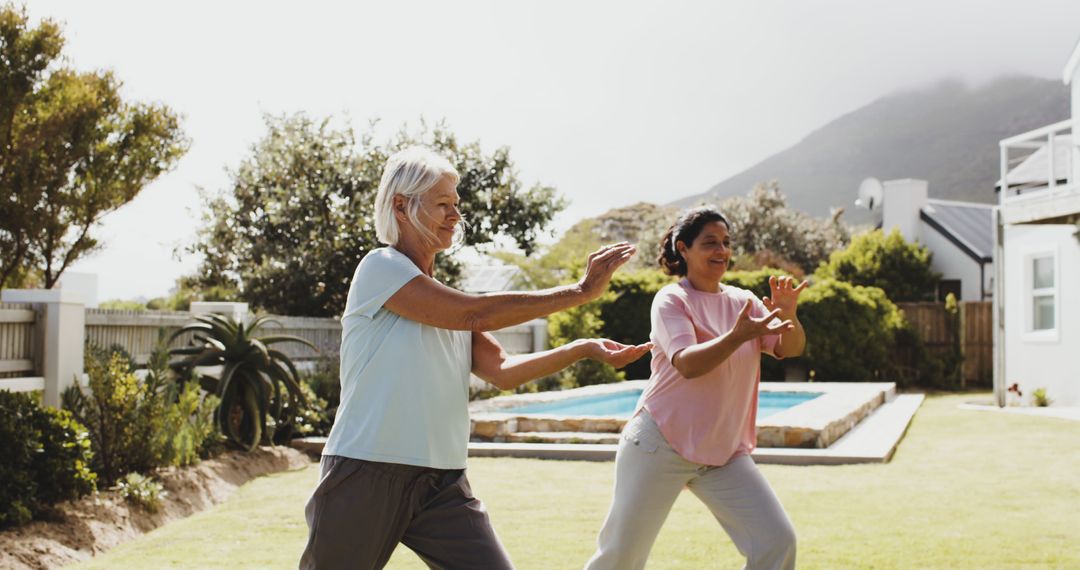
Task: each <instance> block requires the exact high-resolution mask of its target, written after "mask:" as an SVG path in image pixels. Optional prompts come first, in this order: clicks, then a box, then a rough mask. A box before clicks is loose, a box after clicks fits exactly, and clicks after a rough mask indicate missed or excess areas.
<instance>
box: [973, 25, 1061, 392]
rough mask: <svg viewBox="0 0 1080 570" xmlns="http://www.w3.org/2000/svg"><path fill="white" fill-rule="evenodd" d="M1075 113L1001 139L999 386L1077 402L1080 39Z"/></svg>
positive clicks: (996, 344) (996, 255) (997, 309)
mask: <svg viewBox="0 0 1080 570" xmlns="http://www.w3.org/2000/svg"><path fill="white" fill-rule="evenodd" d="M1064 81H1065V84H1066V85H1070V86H1071V88H1072V117H1071V118H1069V119H1066V120H1064V121H1061V122H1059V123H1055V124H1053V125H1048V126H1045V127H1042V128H1039V129H1035V130H1033V131H1030V132H1027V133H1023V134H1019V135H1016V136H1013V137H1010V138H1007V139H1004V140H1002V141H1001V142H1000V147H1001V178H1000V180H999V182H998V187H999V190H998V198H999V203H998V207H997V208H996V210H995V226H994V228H995V252H994V258H995V259H996V260H998V264H997V271H996V275H995V283H994V288H995V291H994V393H995V396H996V398H997V402H998V405H1000V406H1004V405H1005V402H1006V395H1007V390H1008V389H1009V387H1011V386H1013V385H1014V384H1015V385H1016V386H1017V387H1018V388H1019V389H1020V391H1021V392H1022V393H1023V398H1024V401H1025V402H1028V403H1030V402H1031V394H1032V392H1033V391H1034V390H1036V389H1039V388H1044V389H1045V390H1046V392H1047V395H1048V396H1049V397H1050V398H1051V399H1052V400H1053V402H1054V403H1055V404H1058V405H1066V406H1078V405H1080V226H1078V224H1080V147H1078V146H1077V143H1076V142H1075V140H1074V138H1073V136H1072V135H1073V133H1074V132H1080V44H1077V46H1076V48H1074V50H1073V53H1072V56H1071V57H1070V58H1069V61H1068V64H1067V65H1066V66H1065V72H1064Z"/></svg>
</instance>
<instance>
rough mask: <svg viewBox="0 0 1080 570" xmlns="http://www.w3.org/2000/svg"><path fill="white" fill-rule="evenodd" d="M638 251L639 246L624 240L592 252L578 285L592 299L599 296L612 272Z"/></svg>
mask: <svg viewBox="0 0 1080 570" xmlns="http://www.w3.org/2000/svg"><path fill="white" fill-rule="evenodd" d="M636 251H637V248H635V247H634V246H633V245H631V244H629V243H626V242H622V243H617V244H614V245H606V246H604V247H601V248H600V249H598V250H596V251H594V252H592V253H591V254H589V260H588V263H587V265H586V267H585V275H584V276H583V277H582V278H581V281H579V282H578V286H579V287H581V290H582V291H583V292H584V293H585V294H586V295H588V297H589V298H590V299H595V298H597V297H599V296H600V295H601V294H602V293H603V292H604V289H606V288H607V285H608V282H609V281H611V274H613V273H615V270H616V269H618V268H619V267H621V266H622V265H623V264H624V263H626V262H627V261H629V260H630V258H631V257H633V256H634V253H635V252H636Z"/></svg>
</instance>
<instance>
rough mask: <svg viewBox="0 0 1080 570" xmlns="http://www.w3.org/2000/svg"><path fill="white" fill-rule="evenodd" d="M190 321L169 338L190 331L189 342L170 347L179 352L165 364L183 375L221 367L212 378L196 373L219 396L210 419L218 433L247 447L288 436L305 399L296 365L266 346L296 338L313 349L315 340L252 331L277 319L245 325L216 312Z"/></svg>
mask: <svg viewBox="0 0 1080 570" xmlns="http://www.w3.org/2000/svg"><path fill="white" fill-rule="evenodd" d="M195 320H196V321H197V322H195V323H192V324H189V325H186V326H184V327H182V328H181V329H180V330H178V331H176V332H175V333H173V335H172V337H171V338H170V341H172V340H173V339H175V338H177V337H178V336H180V335H182V334H184V333H188V332H192V333H194V335H193V336H192V340H191V342H190V343H189V344H188V346H183V347H179V348H173V349H170V350H169V354H170V355H172V356H179V357H181V358H179V359H178V360H176V361H174V362H173V363H172V364H171V365H170V366H171V367H172V368H173V369H174V370H177V371H178V372H180V373H181V374H183V375H186V376H192V375H194V373H195V369H196V368H197V367H200V366H221V367H222V368H221V373H220V374H219V375H218V376H217V377H214V376H212V375H208V374H203V375H200V376H199V382H200V384H201V386H202V388H203V389H204V390H206V391H207V392H210V393H212V394H216V395H217V396H218V397H219V398H221V404H220V405H219V406H218V410H217V413H216V418H215V419H216V421H217V424H218V427H219V429H220V430H221V433H222V434H224V435H225V438H226V439H227V440H228V441H229V442H231V443H233V444H235V445H237V446H239V447H241V448H243V449H246V450H249V451H250V450H252V449H255V447H256V446H258V445H259V444H265V445H273V444H275V443H281V440H283V439H285V438H288V437H289V435H291V433H292V425H293V422H294V421H295V418H296V415H297V413H298V412H299V411H300V410H301V407H306V406H307V405H308V402H307V399H306V398H305V397H304V395H303V393H302V392H301V391H300V384H299V382H300V376H299V374H298V373H297V371H296V366H295V365H294V364H293V362H292V360H290V359H289V357H288V356H287V355H285V353H283V352H281V351H280V350H275V349H273V348H271V346H272V345H274V344H277V343H281V342H299V343H301V344H304V345H307V346H309V347H311V348H312V349H315V350H318V349H317V348H316V347H315V345H313V344H312V343H310V342H308V341H307V340H306V339H303V338H300V337H297V336H292V335H271V336H256V334H257V333H259V332H260V329H261V328H262V327H263V325H266V324H268V323H277V324H279V325H280V324H281V323H279V322H278V321H275V320H273V319H270V318H267V317H259V318H256V319H255V320H253V321H252V322H251V323H250V324H244V323H242V322H236V321H235V320H233V319H232V318H229V317H225V316H222V315H215V314H207V315H198V316H196V317H195Z"/></svg>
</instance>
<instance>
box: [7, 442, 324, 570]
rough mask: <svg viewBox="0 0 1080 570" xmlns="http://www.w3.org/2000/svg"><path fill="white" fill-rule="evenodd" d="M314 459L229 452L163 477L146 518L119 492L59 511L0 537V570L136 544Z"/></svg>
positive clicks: (54, 563) (286, 452)
mask: <svg viewBox="0 0 1080 570" xmlns="http://www.w3.org/2000/svg"><path fill="white" fill-rule="evenodd" d="M310 462H311V459H309V458H308V456H307V455H305V454H303V453H302V452H300V451H297V450H295V449H292V448H288V447H280V446H279V447H262V448H259V449H257V450H256V451H254V452H252V453H240V452H228V453H225V454H222V455H219V456H218V457H215V458H213V459H209V460H206V461H202V462H201V463H199V464H198V465H194V466H191V467H185V468H182V469H177V468H169V469H164V470H162V471H160V472H159V477H158V479H159V480H160V481H161V482H162V484H163V485H164V486H165V491H167V493H168V494H167V495H166V496H165V497H164V499H163V500H162V506H161V509H160V510H159V511H158V512H156V513H153V514H151V513H148V512H146V511H145V510H144V509H142V508H140V507H139V506H137V505H134V504H131V503H128V502H127V501H125V500H124V499H123V498H121V497H119V496H118V494H117V493H116V492H115V491H106V492H102V493H98V494H97V495H96V496H93V495H92V496H88V497H84V498H82V499H80V500H78V501H75V502H70V503H63V504H61V505H60V506H59V509H58V511H59V512H58V517H57V520H50V521H35V522H32V523H30V524H28V525H24V526H21V527H17V528H14V529H9V530H6V531H4V532H0V568H4V569H6V568H12V569H27V568H32V569H35V570H37V569H43V568H57V567H60V566H64V565H67V564H71V563H73V562H77V561H80V560H86V559H87V558H90V557H91V556H93V555H94V554H97V553H99V552H104V551H106V550H108V549H110V548H112V547H114V546H116V545H118V544H121V543H123V542H126V541H128V540H131V539H133V538H136V537H138V536H140V535H142V534H143V533H145V532H149V531H151V530H153V529H155V528H157V527H159V526H161V525H164V524H165V523H168V522H170V521H174V520H177V519H181V518H184V517H186V516H189V515H191V514H193V513H196V512H199V511H201V510H204V509H206V508H209V507H211V506H213V505H216V504H218V503H221V502H223V501H225V500H226V499H228V498H229V497H231V496H232V495H233V493H235V492H236V490H237V488H239V487H240V486H241V485H243V484H244V483H246V482H248V481H250V480H252V479H254V478H256V477H259V476H260V475H266V474H268V473H276V472H278V471H285V470H289V469H297V468H300V467H303V466H305V465H308V464H309V463H310Z"/></svg>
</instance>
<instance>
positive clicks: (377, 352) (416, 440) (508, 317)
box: [300, 147, 651, 569]
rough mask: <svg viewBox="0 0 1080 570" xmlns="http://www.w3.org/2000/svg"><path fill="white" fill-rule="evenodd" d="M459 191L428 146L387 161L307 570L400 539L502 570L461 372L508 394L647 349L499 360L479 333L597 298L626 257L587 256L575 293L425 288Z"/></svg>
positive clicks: (603, 343) (607, 345) (443, 563)
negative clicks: (476, 476)
mask: <svg viewBox="0 0 1080 570" xmlns="http://www.w3.org/2000/svg"><path fill="white" fill-rule="evenodd" d="M458 180H459V179H458V174H457V172H456V171H455V170H454V168H453V166H451V165H450V163H449V162H447V161H446V159H444V158H442V157H440V156H438V155H437V154H435V153H433V152H431V151H429V150H426V149H423V148H419V147H414V148H409V149H406V150H403V151H401V152H399V153H397V154H395V155H393V156H391V157H390V159H389V160H388V161H387V164H386V167H385V170H384V172H383V176H382V180H381V182H380V184H379V191H378V195H377V197H376V199H375V200H376V203H375V230H376V233H377V234H378V237H379V240H380V241H382V242H383V243H385V244H387V245H388V246H389V247H385V248H381V249H376V250H373V251H371V252H370V253H368V255H367V256H365V257H364V259H363V261H361V262H360V265H359V266H358V267H357V269H356V273H355V274H354V275H353V280H352V284H351V286H350V289H349V297H348V300H347V302H346V307H345V312H344V314H343V315H342V317H341V323H342V339H341V405H340V407H339V408H338V413H337V418H336V420H335V422H334V427H333V429H332V430H331V431H330V437H329V438H328V440H327V442H326V447H325V449H324V451H323V459H322V477H321V479H320V481H319V484H318V486H317V487H316V489H315V491H314V493H313V495H312V497H311V499H310V501H309V502H308V504H307V508H306V509H305V514H306V518H307V522H308V527H309V531H310V532H309V538H308V544H307V548H306V549H305V550H304V554H303V557H302V558H301V560H300V566H301V567H302V568H381V567H383V566H384V565H385V564H386V562H387V560H389V558H390V555H391V553H393V551H394V548H395V547H396V546H397V545H398V543H399V542H400V543H402V544H404V545H405V546H407V547H409V548H410V549H412V550H413V551H415V552H416V553H417V554H418V555H419V556H420V558H421V559H423V560H424V561H425V562H426V563H427V564H428V565H429V566H431V567H432V568H493V569H494V568H511V567H512V565H511V563H510V559H509V557H508V556H507V554H506V551H505V550H504V549H503V547H502V544H500V542H499V539H498V538H497V537H496V535H495V532H494V530H493V529H492V527H491V522H490V520H489V519H488V516H487V512H486V511H485V509H484V506H483V504H482V503H481V502H480V501H479V500H478V499H476V498H475V497H474V496H473V494H472V490H471V489H470V487H469V482H468V479H467V478H466V477H465V459H466V455H467V453H468V441H469V414H468V407H467V406H468V399H469V373H470V371H471V372H473V373H475V374H476V375H477V376H479V377H480V378H483V379H485V380H487V381H488V382H491V383H492V384H494V385H496V386H498V387H500V388H503V389H506V390H509V389H512V388H515V387H517V386H520V385H521V384H524V383H525V382H528V381H530V380H532V379H535V378H540V377H543V376H546V375H549V374H552V373H554V372H557V371H559V370H561V369H562V368H565V367H566V366H568V365H570V364H572V363H574V362H576V361H578V360H580V359H582V358H595V359H598V360H601V361H603V362H607V363H609V364H611V365H613V366H616V367H620V366H624V365H626V364H628V363H630V362H632V361H634V360H636V359H637V358H639V357H641V356H642V355H643V354H644V353H645V352H647V351H648V350H649V349H650V348H651V347H650V345H647V344H646V345H640V346H628V345H622V344H619V343H615V342H613V341H609V340H602V339H590V340H579V341H575V342H572V343H570V344H567V345H564V346H561V347H559V348H555V349H552V350H548V351H545V352H539V353H534V354H526V355H518V356H508V355H507V354H506V353H505V352H504V351H503V350H502V348H501V347H500V346H499V343H498V342H497V341H496V340H495V337H494V336H492V335H491V334H490V333H488V332H486V331H492V330H496V329H500V328H503V327H508V326H511V325H515V324H519V323H523V322H525V321H528V320H531V319H535V318H538V317H542V316H545V315H548V314H550V313H553V312H555V311H560V310H563V309H567V308H570V307H574V306H576V305H580V304H582V303H585V302H588V301H591V300H593V299H596V298H597V297H598V296H599V295H600V294H601V293H602V292H603V291H604V289H605V288H606V287H607V284H608V281H609V280H610V279H611V275H612V273H613V272H614V271H615V270H616V269H617V268H618V267H619V266H621V265H622V264H623V263H625V262H626V261H627V260H628V259H630V257H631V256H632V255H633V254H634V247H633V246H631V245H629V244H625V243H623V244H617V245H613V246H608V247H604V248H601V249H600V250H598V251H596V252H595V253H593V254H592V255H590V256H589V258H588V263H587V267H586V270H585V276H584V277H582V279H581V280H580V281H579V282H578V283H577V284H574V285H567V286H563V287H555V288H552V289H548V290H544V291H535V292H520V293H491V294H486V295H470V294H466V293H462V292H461V291H457V290H455V289H452V288H450V287H447V286H445V285H443V284H441V283H439V282H438V281H437V280H435V279H434V278H432V270H433V267H434V264H435V255H436V254H438V253H439V252H441V251H444V250H446V249H447V248H448V247H450V246H451V245H452V242H453V239H454V235H455V232H456V231H457V230H458V226H459V224H460V223H461V221H462V217H461V213H460V212H459V211H458V201H459V199H458V193H457V189H456V187H457V183H458Z"/></svg>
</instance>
